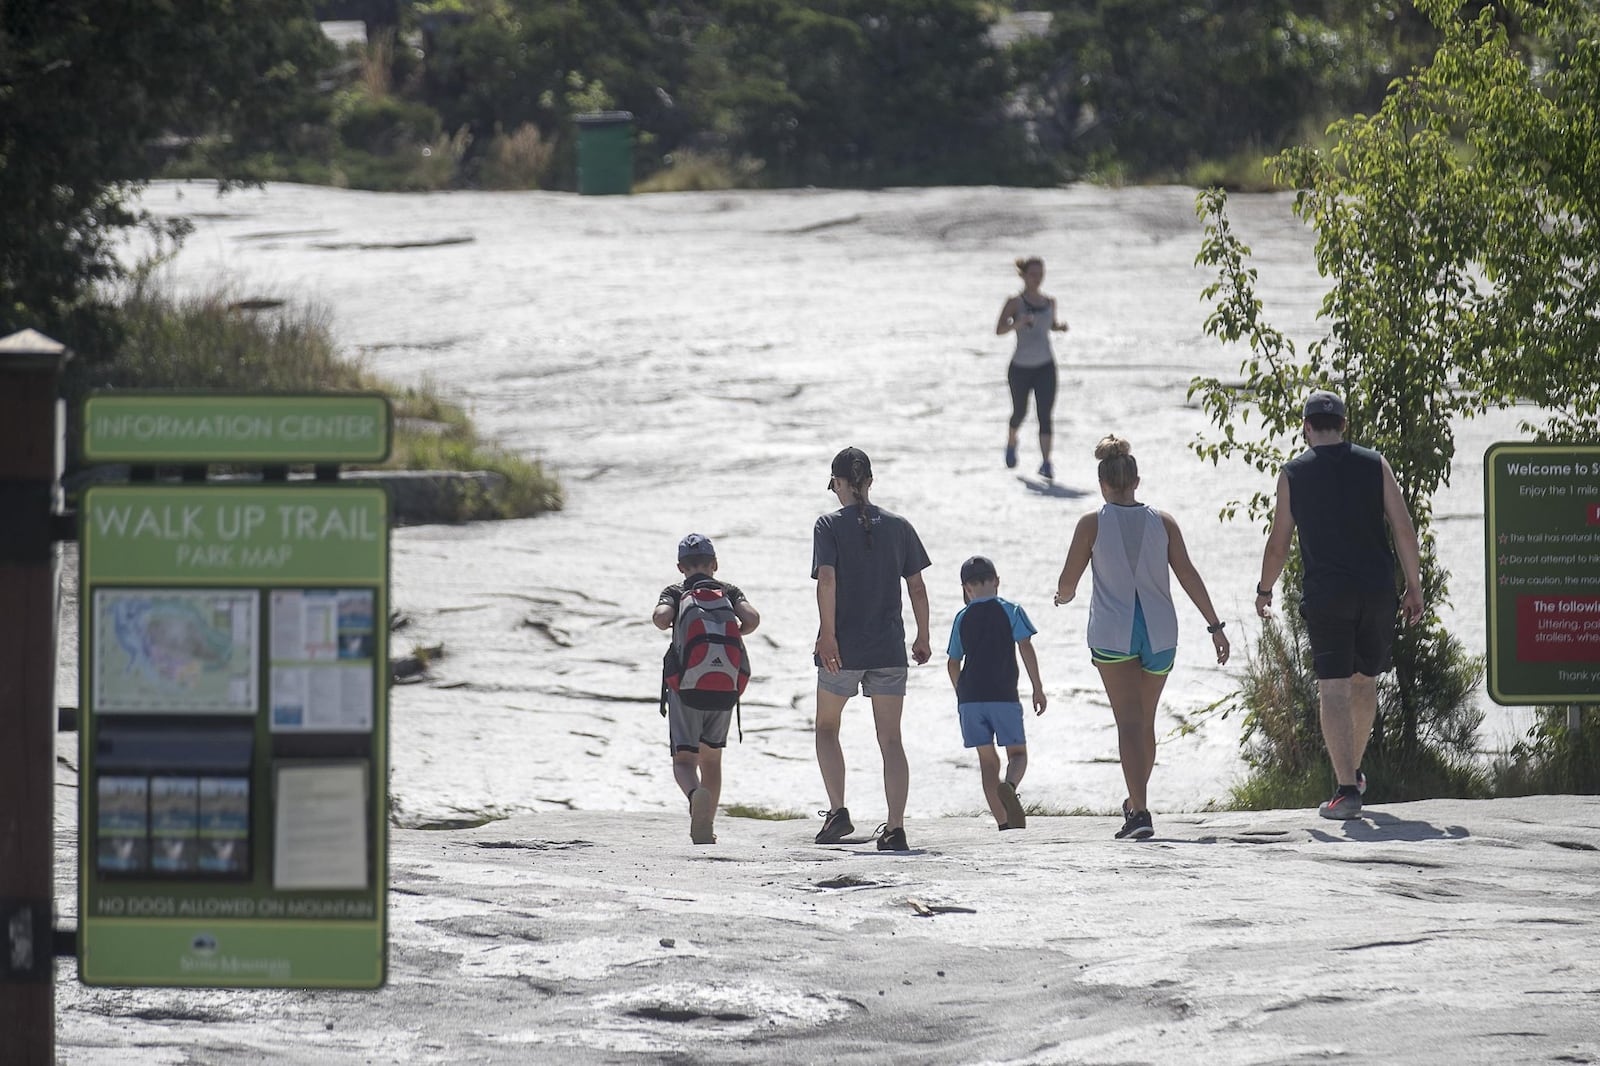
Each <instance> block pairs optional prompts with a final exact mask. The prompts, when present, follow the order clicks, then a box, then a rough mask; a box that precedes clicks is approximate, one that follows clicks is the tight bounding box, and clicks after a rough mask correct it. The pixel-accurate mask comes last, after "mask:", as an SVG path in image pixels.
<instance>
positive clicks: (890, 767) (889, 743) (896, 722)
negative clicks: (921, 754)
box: [840, 696, 911, 829]
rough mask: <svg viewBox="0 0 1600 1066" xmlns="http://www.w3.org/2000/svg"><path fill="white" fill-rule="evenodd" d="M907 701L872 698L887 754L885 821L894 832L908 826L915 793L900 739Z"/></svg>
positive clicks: (882, 747)
mask: <svg viewBox="0 0 1600 1066" xmlns="http://www.w3.org/2000/svg"><path fill="white" fill-rule="evenodd" d="M905 702H906V698H905V697H904V696H873V697H872V721H873V724H874V725H875V726H876V727H877V730H878V751H879V752H881V753H882V754H883V798H884V802H885V803H887V804H888V806H889V816H888V817H887V818H886V819H885V821H886V822H887V823H888V825H889V828H890V829H899V828H901V827H903V826H904V825H905V823H906V796H907V794H908V793H910V791H911V767H910V766H908V765H907V764H906V749H905V745H904V744H903V743H902V742H901V739H900V712H901V711H902V710H903V709H904V708H905ZM840 791H841V792H842V791H843V789H841V790H840Z"/></svg>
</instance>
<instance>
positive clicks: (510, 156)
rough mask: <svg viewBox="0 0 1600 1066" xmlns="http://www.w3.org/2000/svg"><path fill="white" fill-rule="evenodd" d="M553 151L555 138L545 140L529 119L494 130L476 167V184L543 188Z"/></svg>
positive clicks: (553, 157)
mask: <svg viewBox="0 0 1600 1066" xmlns="http://www.w3.org/2000/svg"><path fill="white" fill-rule="evenodd" d="M555 154H556V142H555V141H554V140H546V139H545V138H544V136H543V135H542V134H540V132H539V127H538V126H535V125H534V124H533V123H531V122H527V123H523V124H522V125H521V126H518V127H517V128H516V129H515V130H513V131H512V132H511V133H501V132H498V131H496V133H495V136H494V139H493V140H491V141H490V142H489V147H488V150H487V151H485V152H484V156H483V162H482V163H481V164H480V165H479V167H478V184H479V185H481V186H483V187H484V188H485V189H538V188H542V187H544V185H545V183H546V181H547V180H548V179H549V177H550V167H551V164H552V163H553V161H554V160H555Z"/></svg>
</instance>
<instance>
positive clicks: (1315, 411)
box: [1305, 389, 1344, 418]
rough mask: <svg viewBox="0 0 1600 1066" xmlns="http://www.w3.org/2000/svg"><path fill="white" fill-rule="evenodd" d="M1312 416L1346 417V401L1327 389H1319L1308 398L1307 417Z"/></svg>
mask: <svg viewBox="0 0 1600 1066" xmlns="http://www.w3.org/2000/svg"><path fill="white" fill-rule="evenodd" d="M1312 415H1337V416H1338V417H1340V418H1343V417H1344V401H1343V400H1341V399H1339V397H1338V395H1337V394H1336V393H1332V392H1329V391H1328V390H1327V389H1318V390H1317V391H1316V392H1313V393H1312V394H1311V395H1310V396H1307V397H1306V410H1305V417H1307V418H1310V417H1311V416H1312Z"/></svg>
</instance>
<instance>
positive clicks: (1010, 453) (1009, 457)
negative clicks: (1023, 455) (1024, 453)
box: [1006, 444, 1017, 470]
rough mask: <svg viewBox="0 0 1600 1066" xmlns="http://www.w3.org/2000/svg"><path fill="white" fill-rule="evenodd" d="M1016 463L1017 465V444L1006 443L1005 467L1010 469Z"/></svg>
mask: <svg viewBox="0 0 1600 1066" xmlns="http://www.w3.org/2000/svg"><path fill="white" fill-rule="evenodd" d="M1016 465H1017V446H1016V445H1015V444H1007V445H1006V469H1007V470H1010V469H1011V468H1012V467H1014V466H1016Z"/></svg>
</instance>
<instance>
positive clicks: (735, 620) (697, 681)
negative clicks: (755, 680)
mask: <svg viewBox="0 0 1600 1066" xmlns="http://www.w3.org/2000/svg"><path fill="white" fill-rule="evenodd" d="M665 681H666V687H667V688H668V689H670V690H671V691H673V692H676V693H677V694H678V698H679V699H680V700H682V701H683V705H684V706H685V707H693V708H695V709H697V710H702V711H727V710H732V709H733V708H734V707H736V706H737V705H738V703H739V697H740V696H741V695H743V693H744V690H745V686H746V685H748V684H749V682H750V660H749V657H748V656H747V655H746V653H745V647H744V638H743V637H741V636H740V635H739V617H738V615H736V614H734V611H733V603H732V602H731V601H730V600H729V599H728V594H727V592H725V591H724V590H723V588H722V586H721V585H719V584H717V583H716V582H715V581H704V582H701V583H699V584H696V585H694V586H692V587H690V588H687V589H685V590H684V592H683V595H682V596H681V597H680V598H679V600H678V617H677V620H676V621H675V622H674V623H673V626H672V646H671V648H669V649H668V651H667V658H666V667H665ZM665 711H666V699H665V693H663V696H662V712H663V713H665Z"/></svg>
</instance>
